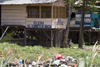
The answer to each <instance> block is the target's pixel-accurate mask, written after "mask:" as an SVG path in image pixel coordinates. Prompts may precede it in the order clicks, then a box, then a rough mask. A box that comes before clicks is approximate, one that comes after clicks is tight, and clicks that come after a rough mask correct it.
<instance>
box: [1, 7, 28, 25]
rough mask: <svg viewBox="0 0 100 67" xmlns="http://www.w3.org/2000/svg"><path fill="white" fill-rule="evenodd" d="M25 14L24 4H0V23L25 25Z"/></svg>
mask: <svg viewBox="0 0 100 67" xmlns="http://www.w3.org/2000/svg"><path fill="white" fill-rule="evenodd" d="M26 16H27V14H26V6H24V5H6V6H4V5H2V6H1V25H25V21H26Z"/></svg>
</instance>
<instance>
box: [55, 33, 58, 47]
mask: <svg viewBox="0 0 100 67" xmlns="http://www.w3.org/2000/svg"><path fill="white" fill-rule="evenodd" d="M57 39H58V38H57V31H55V47H57V44H58V43H57V42H58V40H57Z"/></svg>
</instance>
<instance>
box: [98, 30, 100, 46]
mask: <svg viewBox="0 0 100 67" xmlns="http://www.w3.org/2000/svg"><path fill="white" fill-rule="evenodd" d="M98 33H99V39H98V40H99V41H98V43H99V45H100V31H99V32H98Z"/></svg>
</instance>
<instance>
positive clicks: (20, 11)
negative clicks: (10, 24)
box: [1, 9, 26, 13]
mask: <svg viewBox="0 0 100 67" xmlns="http://www.w3.org/2000/svg"><path fill="white" fill-rule="evenodd" d="M1 12H2V13H11V12H13V13H25V12H26V11H25V10H23V9H2V10H1Z"/></svg>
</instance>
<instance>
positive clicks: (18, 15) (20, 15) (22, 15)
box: [1, 14, 27, 17]
mask: <svg viewBox="0 0 100 67" xmlns="http://www.w3.org/2000/svg"><path fill="white" fill-rule="evenodd" d="M5 16H7V17H9V16H13V17H26V16H27V14H16V15H15V14H7V15H6V14H2V16H1V17H5Z"/></svg>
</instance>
